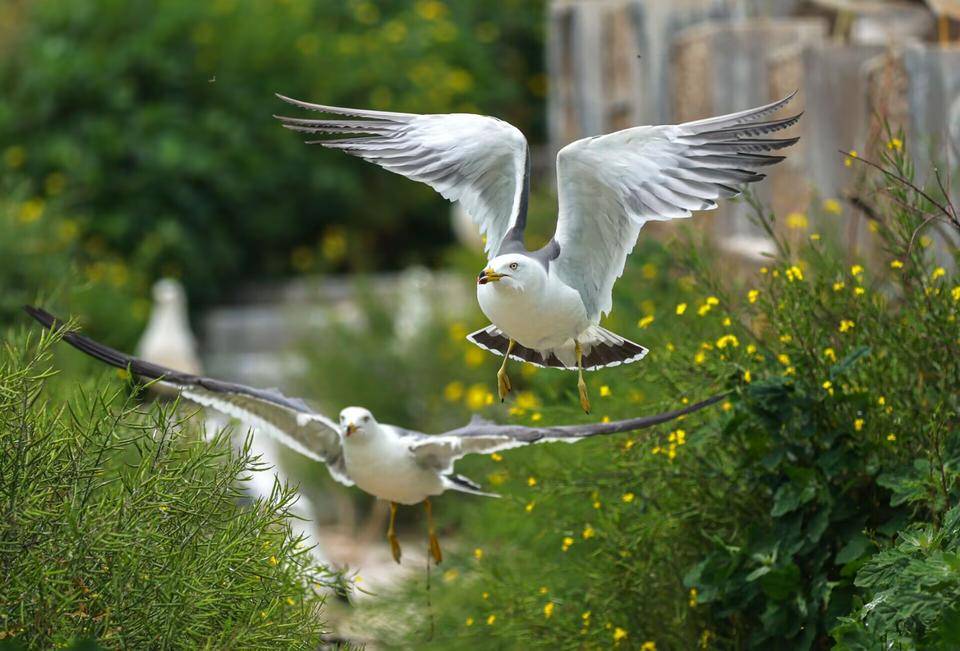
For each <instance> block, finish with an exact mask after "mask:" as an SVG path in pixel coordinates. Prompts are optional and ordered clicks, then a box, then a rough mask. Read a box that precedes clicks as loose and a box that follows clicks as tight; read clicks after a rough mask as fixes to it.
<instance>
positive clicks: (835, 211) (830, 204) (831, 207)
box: [822, 199, 843, 215]
mask: <svg viewBox="0 0 960 651" xmlns="http://www.w3.org/2000/svg"><path fill="white" fill-rule="evenodd" d="M822 205H823V211H824V212H825V213H827V214H830V215H839V214H840V213H842V212H843V206H841V205H840V202H839V201H837V200H836V199H824V200H823V204H822Z"/></svg>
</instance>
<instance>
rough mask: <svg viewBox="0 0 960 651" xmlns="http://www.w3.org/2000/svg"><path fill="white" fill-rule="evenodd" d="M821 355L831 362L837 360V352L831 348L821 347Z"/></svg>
mask: <svg viewBox="0 0 960 651" xmlns="http://www.w3.org/2000/svg"><path fill="white" fill-rule="evenodd" d="M823 356H824V358H825V359H829V360H830V361H831V362H836V361H837V354H836V353H835V352H833V348H824V349H823ZM824 388H826V387H824Z"/></svg>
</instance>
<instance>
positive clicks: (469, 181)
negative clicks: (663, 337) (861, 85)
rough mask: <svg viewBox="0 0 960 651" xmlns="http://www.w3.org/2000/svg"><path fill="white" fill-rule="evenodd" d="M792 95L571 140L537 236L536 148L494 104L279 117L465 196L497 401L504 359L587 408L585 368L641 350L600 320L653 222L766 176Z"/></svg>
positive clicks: (476, 337) (624, 360)
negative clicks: (541, 237)
mask: <svg viewBox="0 0 960 651" xmlns="http://www.w3.org/2000/svg"><path fill="white" fill-rule="evenodd" d="M795 94H796V92H794V93H793V94H791V95H789V96H788V97H785V98H784V99H782V100H780V101H777V102H772V103H770V104H766V105H764V106H758V107H756V108H752V109H747V110H745V111H740V112H738V113H731V114H728V115H721V116H719V117H713V118H707V119H704V120H697V121H695V122H687V123H685V124H677V125H662V126H641V127H633V128H630V129H624V130H622V131H617V132H615V133H610V134H608V135H604V136H596V137H591V138H584V139H582V140H577V141H576V142H573V143H571V144H569V145H567V146H566V147H564V148H563V149H561V150H560V152H559V153H558V154H557V190H558V199H559V215H558V218H557V226H556V232H555V234H554V236H553V237H552V238H551V239H550V241H549V242H548V243H547V244H546V245H545V246H543V247H542V248H540V249H537V250H534V251H531V250H529V249H527V247H526V245H525V243H524V228H525V227H526V224H527V199H528V196H529V194H530V150H529V147H528V146H527V141H526V139H525V138H524V136H523V134H522V133H521V132H520V131H519V130H518V129H517V128H516V127H514V126H512V125H510V124H508V123H506V122H504V121H503V120H499V119H497V118H494V117H488V116H483V115H473V114H466V113H455V114H438V115H418V114H415V113H394V112H388V111H373V110H367V109H355V108H344V107H339V106H324V105H321V104H311V103H308V102H303V101H300V100H296V99H291V98H289V97H285V96H283V95H277V97H279V98H280V99H282V100H283V101H285V102H288V103H290V104H292V105H294V106H296V107H299V108H302V109H307V110H311V111H319V112H322V113H329V114H331V115H336V116H342V117H340V118H337V119H319V120H317V119H305V118H297V117H286V116H279V115H278V116H274V117H276V118H277V119H278V120H280V122H281V123H282V124H283V126H284V127H286V128H288V129H292V130H293V131H299V132H304V133H322V134H334V135H347V136H349V137H346V138H336V139H330V138H325V139H321V140H308V141H307V143H308V144H320V145H322V146H324V147H328V148H331V149H339V150H341V151H344V152H346V153H348V154H351V155H353V156H359V157H360V158H363V159H365V160H368V161H371V162H373V163H376V164H377V165H380V166H381V167H383V168H384V169H387V170H389V171H391V172H395V173H397V174H402V175H403V176H406V177H407V178H410V179H413V180H415V181H421V182H423V183H426V184H427V185H429V186H431V187H432V188H433V189H435V190H436V191H437V192H439V193H440V194H441V195H443V196H444V197H445V198H447V199H449V200H450V201H459V202H460V203H461V205H462V207H463V208H464V209H465V210H466V212H467V213H469V214H470V215H471V216H472V218H473V220H474V221H475V222H476V223H477V225H478V226H479V228H480V232H481V233H482V234H483V235H484V236H485V238H486V242H485V252H486V254H487V257H488V260H489V261H488V263H487V265H486V267H485V268H484V269H483V270H482V271H481V272H480V274H479V276H478V277H477V300H478V302H479V303H480V309H481V310H483V313H484V314H485V315H486V316H487V318H489V319H490V322H491V325H489V326H487V327H486V328H483V329H481V330H477V331H476V332H473V333H471V334H470V335H468V336H467V339H469V340H470V341H471V342H473V343H474V344H476V345H477V346H480V347H481V348H483V349H485V350H487V351H489V352H491V353H494V354H496V355H502V356H503V363H502V364H501V366H500V369H499V371H498V372H497V390H498V393H499V395H500V400H501V401H503V399H504V398H505V397H506V395H507V394H508V393H509V392H510V390H511V388H512V387H511V382H510V378H509V376H508V375H507V361H508V360H509V359H511V358H512V359H514V360H516V361H520V362H527V363H530V364H535V365H537V366H543V367H553V368H560V369H566V370H571V371H572V370H576V371H577V372H578V381H577V387H578V390H579V395H580V405H581V407H582V408H583V410H584V411H585V412H587V413H589V412H590V400H589V397H588V394H587V385H586V382H585V381H584V379H583V371H591V370H595V369H600V368H604V367H608V366H619V365H620V364H629V363H631V362H636V361H638V360H640V359H642V358H643V356H644V355H646V353H647V349H646V348H644V347H643V346H641V345H639V344H636V343H634V342H632V341H630V340H628V339H626V338H624V337H622V336H620V335H618V334H616V333H613V332H610V331H609V330H607V329H605V328H601V327H600V325H599V324H600V319H601V317H602V316H603V315H605V314H609V312H610V310H611V308H612V307H613V302H612V298H611V295H612V290H613V284H614V282H615V281H616V280H617V278H619V277H620V276H621V275H622V274H623V267H624V264H625V263H626V259H627V255H628V254H629V253H630V251H631V250H633V247H634V245H635V244H636V241H637V236H638V235H639V233H640V229H641V227H643V225H644V224H645V223H646V222H648V221H667V220H670V219H676V218H681V217H690V216H691V215H692V214H693V212H694V211H697V210H711V209H713V208H716V207H717V200H718V199H719V198H721V197H733V196H736V195H738V194H739V193H740V190H739V189H738V186H741V185H743V184H746V183H753V182H756V181H759V180H760V179H763V178H764V174H762V173H760V172H758V171H757V170H758V169H760V168H763V167H766V166H768V165H773V164H774V163H777V162H779V161H781V160H783V158H784V157H783V156H774V155H769V154H766V153H763V152H768V151H772V150H778V149H782V148H784V147H788V146H790V145H792V144H794V143H795V142H796V141H797V138H780V139H778V138H769V137H766V136H767V134H770V133H773V132H776V131H780V130H782V129H786V128H788V127H790V126H792V125H794V124H796V122H797V121H798V120H799V119H800V115H799V114H798V115H794V116H792V117H788V118H783V119H773V120H766V119H765V118H767V117H769V116H770V115H772V114H774V113H776V112H777V111H778V110H780V109H781V108H782V107H784V106H785V105H786V104H787V103H788V102H789V101H790V100H791V99H792V98H793V96H794V95H795Z"/></svg>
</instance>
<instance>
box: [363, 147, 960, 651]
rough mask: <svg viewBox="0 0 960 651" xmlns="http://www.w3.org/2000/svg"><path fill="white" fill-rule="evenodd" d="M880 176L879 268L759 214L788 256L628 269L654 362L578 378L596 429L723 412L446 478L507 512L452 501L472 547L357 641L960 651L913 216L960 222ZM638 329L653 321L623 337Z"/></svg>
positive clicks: (906, 171)
mask: <svg viewBox="0 0 960 651" xmlns="http://www.w3.org/2000/svg"><path fill="white" fill-rule="evenodd" d="M882 165H883V167H884V169H885V170H886V172H887V173H886V174H876V175H870V176H869V177H868V182H869V183H876V186H873V185H868V186H867V187H866V188H865V189H864V194H865V196H870V197H872V198H873V203H872V204H871V206H870V207H871V209H872V215H873V218H874V219H875V220H876V221H875V222H874V227H873V228H872V229H871V232H873V233H874V235H873V237H875V238H876V242H877V243H878V244H879V248H880V249H881V250H883V251H884V254H883V256H882V257H880V259H879V260H876V259H874V260H873V261H872V262H868V261H865V260H858V259H856V258H853V259H851V258H850V257H849V254H847V253H846V252H844V251H841V250H840V249H839V248H838V247H837V246H836V245H835V244H834V238H833V237H832V235H831V231H832V230H833V229H832V228H829V229H828V230H827V231H825V232H823V233H817V234H812V233H809V232H803V233H798V232H796V231H794V230H792V229H797V228H802V226H800V224H801V223H802V222H806V220H794V221H793V225H792V226H788V229H791V230H787V229H781V228H780V225H779V224H778V223H777V222H776V219H775V217H774V216H773V215H770V214H767V213H766V212H764V211H763V210H761V209H760V208H759V206H758V207H757V209H758V213H757V220H758V223H759V224H760V225H761V226H763V227H764V228H766V229H768V231H769V233H770V235H771V237H773V238H775V239H776V241H777V244H778V247H779V252H778V255H777V256H776V258H775V259H772V260H771V262H770V263H769V264H768V265H766V266H765V267H763V268H761V269H759V270H758V272H757V273H756V275H755V276H754V275H751V278H749V282H748V284H747V286H745V287H744V286H738V285H734V284H733V283H731V282H730V279H729V275H726V276H725V275H724V274H720V273H718V272H717V269H718V268H720V267H719V265H720V264H721V263H720V262H719V261H717V260H716V259H715V258H713V257H712V256H711V255H710V254H709V253H708V252H704V251H706V249H705V247H704V246H703V245H701V244H699V243H698V244H697V245H695V246H688V247H686V249H687V251H688V253H687V254H686V256H685V257H686V258H687V262H686V264H687V265H688V267H687V268H688V269H689V270H690V272H688V271H685V270H684V269H683V268H680V267H677V266H675V265H674V266H671V263H670V258H669V257H668V256H666V255H664V254H663V253H657V251H656V249H655V247H648V248H647V249H645V250H642V251H638V254H637V255H635V256H634V257H633V259H634V261H633V262H632V263H631V265H630V266H629V267H628V269H627V273H626V275H625V277H624V279H623V281H622V282H621V283H620V284H618V287H617V291H616V297H615V300H616V301H617V308H616V310H615V312H614V319H611V321H612V323H610V324H608V325H610V326H611V327H612V328H613V329H614V330H616V331H617V332H620V333H622V334H623V335H625V336H627V337H630V338H632V339H634V340H637V341H640V342H642V343H644V344H647V345H650V347H651V349H652V352H651V355H650V356H649V357H648V358H647V359H646V360H644V362H643V363H642V364H639V365H634V366H631V367H627V368H618V369H614V370H613V371H609V372H604V373H600V374H591V376H590V377H589V383H590V385H591V388H592V390H593V392H594V405H595V408H596V409H597V415H598V416H610V417H612V418H616V417H620V416H627V415H637V413H640V412H645V413H649V412H653V411H656V410H658V409H659V408H663V407H666V406H667V405H675V404H676V403H677V401H678V400H683V399H690V400H695V399H697V398H700V397H704V396H706V395H709V394H711V393H714V392H716V391H718V390H723V389H727V390H731V391H732V394H731V396H730V398H729V399H728V400H727V401H726V402H725V403H724V404H722V405H721V406H719V407H718V408H715V409H712V410H708V411H706V412H701V413H699V414H696V415H693V416H691V417H689V418H687V419H685V420H684V421H683V422H682V423H673V424H672V425H670V426H668V427H664V428H662V429H659V430H655V431H649V432H644V433H640V434H638V435H635V436H632V437H618V438H610V439H606V440H593V441H589V442H585V443H581V444H577V445H576V446H556V445H555V446H542V447H541V446H537V447H536V448H535V449H527V450H518V451H512V452H511V453H510V454H509V455H506V454H505V455H503V458H502V459H497V458H495V459H486V460H484V459H478V460H472V461H469V462H468V463H465V464H462V465H463V469H464V470H466V471H467V473H468V474H470V473H472V474H474V476H476V477H477V478H478V479H481V478H483V479H485V480H486V482H487V483H488V485H489V484H493V485H494V486H495V487H496V489H497V490H498V492H501V493H503V494H504V495H505V496H506V497H505V498H504V499H502V500H498V501H480V500H475V501H470V502H469V503H467V499H469V498H462V497H461V496H458V497H460V499H458V500H456V503H454V500H452V499H448V500H446V501H444V503H443V505H442V511H441V512H442V513H447V512H448V511H449V510H454V511H455V512H456V515H455V517H456V518H457V519H458V520H459V522H460V523H461V526H462V530H461V534H462V537H463V538H464V540H465V543H466V544H465V545H464V547H463V548H462V549H460V550H458V551H453V552H451V554H450V555H449V558H448V559H447V560H446V564H445V565H444V571H443V573H442V578H441V580H439V581H436V582H435V583H434V584H433V586H432V587H431V594H430V603H432V604H433V605H432V607H427V606H426V605H424V606H423V607H422V608H421V610H419V611H418V613H419V614H420V616H419V617H416V618H410V616H409V615H410V608H409V604H410V602H411V600H412V599H413V600H417V601H418V602H420V603H424V597H423V595H422V590H423V586H422V584H420V585H417V586H415V587H412V588H409V589H407V590H402V591H399V592H398V593H396V594H394V595H392V597H391V596H390V595H382V596H383V597H384V598H383V600H382V601H380V602H379V603H378V604H377V617H372V618H371V625H372V626H375V625H376V624H377V622H380V623H381V624H382V623H383V621H384V620H383V619H382V615H383V612H384V610H385V609H386V610H387V611H389V609H390V608H391V604H392V605H393V606H394V607H395V608H396V610H395V617H394V618H392V619H389V620H388V621H389V622H390V624H389V628H388V627H387V626H382V628H381V636H382V637H383V639H387V640H389V639H395V636H396V634H397V629H396V627H395V625H396V624H397V622H401V626H402V627H405V630H406V635H407V638H406V639H407V640H408V641H409V643H411V644H417V645H418V646H421V647H431V648H448V647H450V646H454V645H456V646H457V647H458V648H478V649H480V648H489V647H490V646H499V647H503V648H544V649H546V648H569V647H573V646H576V647H579V648H610V647H611V646H620V647H623V648H637V649H643V648H646V649H651V648H653V646H654V645H655V646H656V648H658V649H674V648H676V649H690V648H698V647H699V648H736V649H741V648H755V649H766V648H770V647H771V646H773V645H777V646H781V647H783V648H791V649H811V648H818V649H820V648H828V647H829V646H831V644H832V642H833V640H834V639H836V640H839V641H841V642H842V643H843V644H848V645H849V648H864V647H866V648H880V646H883V647H884V648H887V646H886V645H888V644H889V643H891V642H897V643H898V644H901V645H902V646H903V647H904V648H911V645H914V646H917V647H921V646H922V647H924V648H926V647H927V646H930V645H935V644H940V645H941V646H942V647H943V648H951V644H952V645H953V646H955V643H953V642H950V641H947V642H944V641H943V640H951V639H952V638H949V637H948V636H949V635H952V634H953V630H954V626H955V622H956V614H955V613H954V611H953V610H952V608H953V607H954V606H955V604H956V598H955V586H956V581H957V580H958V576H960V575H958V574H957V571H958V566H957V564H956V563H955V557H954V554H955V547H954V544H955V543H953V542H952V540H953V536H954V535H955V534H954V530H955V521H956V516H955V515H952V511H950V509H951V508H954V507H955V505H956V504H957V503H958V498H960V494H958V479H960V478H958V472H960V463H958V462H960V458H958V452H960V430H958V427H957V416H956V414H957V413H958V410H960V402H958V401H960V339H958V325H957V318H958V316H960V280H958V279H957V277H956V276H955V275H952V274H951V272H948V271H947V268H948V267H950V266H951V264H956V262H957V260H956V257H957V252H956V250H951V251H950V255H952V256H953V257H954V259H953V260H952V261H950V264H947V263H946V261H944V260H942V259H941V260H940V261H939V262H938V261H937V260H936V259H935V258H934V256H933V254H932V251H933V249H934V248H935V247H933V246H932V244H931V241H930V240H929V239H928V238H927V237H926V235H927V234H926V233H925V232H924V230H923V227H924V225H923V222H924V220H925V219H926V218H927V217H928V216H929V215H931V214H933V215H935V216H937V219H938V221H940V222H941V224H942V226H943V227H947V228H956V227H958V226H960V223H958V222H956V216H955V213H954V212H952V208H951V207H950V206H948V205H946V204H945V203H943V200H942V199H939V198H937V197H936V196H931V197H929V198H927V197H925V196H924V194H921V192H920V191H919V190H917V189H913V188H912V187H911V184H912V169H911V165H910V163H909V162H908V160H907V159H906V158H905V157H904V155H903V153H902V151H901V149H900V148H899V147H891V148H890V149H889V150H888V154H887V156H886V157H885V159H884V160H883V161H882ZM891 178H892V179H893V181H892V182H891ZM933 202H936V203H939V204H941V205H942V206H943V208H944V210H943V211H938V209H937V206H936V205H935V204H934V203H933ZM831 210H832V211H833V212H836V210H834V209H833V208H831ZM841 218H842V219H851V218H854V217H853V216H849V215H843V216H842V217H841ZM839 229H840V225H838V226H837V230H839ZM784 232H787V233H789V238H787V237H783V236H782V233H784ZM800 239H802V240H803V243H802V244H801V245H800V246H797V245H796V244H795V243H796V242H797V241H798V240H800ZM691 252H692V253H691ZM698 252H702V253H698ZM643 263H648V264H651V265H652V266H651V267H648V268H647V270H646V271H645V269H644V267H645V265H643ZM691 272H692V273H691ZM647 301H652V302H653V305H650V304H649V303H647ZM636 314H645V315H646V316H647V317H651V316H652V317H654V319H653V320H652V321H651V320H650V319H649V318H644V319H642V320H641V321H640V322H639V323H637V325H636V326H634V325H632V324H629V323H624V322H623V321H622V320H619V321H618V319H623V318H624V315H636ZM444 345H446V344H444ZM496 362H497V360H493V359H491V360H488V363H487V364H485V365H484V367H483V369H481V370H483V371H484V372H485V373H486V374H487V375H486V381H487V382H488V386H490V387H491V388H492V386H493V385H492V379H493V370H494V368H495V365H496ZM470 373H472V371H470ZM518 373H519V370H515V372H514V375H515V376H516V375H517V374H518ZM478 377H480V378H481V380H480V381H482V378H483V376H478ZM571 377H572V376H570V375H569V374H564V373H549V372H544V371H541V372H538V373H535V374H533V375H532V376H530V377H526V378H521V381H520V382H519V384H520V386H521V389H522V390H525V391H529V392H530V394H531V397H530V398H529V399H528V400H529V404H530V405H532V408H530V407H528V408H521V406H520V404H519V400H518V401H517V402H514V403H512V407H508V408H507V410H506V413H504V412H503V411H499V414H498V416H499V417H501V418H503V417H513V418H516V419H518V420H521V421H526V422H529V421H530V420H531V419H533V418H534V417H535V416H536V417H538V418H539V420H538V422H541V423H544V424H550V423H557V422H562V421H569V420H571V419H573V418H577V416H576V414H575V408H573V409H572V408H571V407H575V402H574V396H573V392H572V386H571V385H572V384H573V382H572V380H571ZM470 381H473V380H470ZM598 385H599V387H600V391H599V392H598ZM602 387H606V388H605V389H604V388H602ZM598 393H599V394H600V395H599V396H598V395H597V394H598ZM480 409H482V410H489V411H490V412H492V413H497V410H503V409H504V408H503V407H498V406H496V405H493V406H490V407H483V406H481V407H480ZM581 417H582V416H581ZM449 517H450V516H447V518H449ZM898 532H900V533H898ZM475 548H476V549H478V550H479V551H478V552H474V549H475ZM921 596H923V599H922V600H921ZM927 597H929V598H927ZM934 597H936V598H934ZM878 598H879V599H880V601H879V602H878V601H877V599H878ZM886 600H889V601H890V603H891V604H893V605H891V606H890V608H889V610H883V609H882V608H881V606H880V604H882V603H886ZM911 603H912V604H914V605H913V606H910V604H911ZM901 607H903V609H902V612H900V614H893V613H894V611H896V610H898V609H901ZM874 618H877V619H883V620H884V624H883V626H878V625H876V624H874V623H873V622H874ZM430 630H434V631H435V633H434V634H433V636H432V637H431V636H430V634H429V631H430ZM857 644H860V645H861V646H856V645H857ZM645 645H646V646H645ZM877 645H880V646H877Z"/></svg>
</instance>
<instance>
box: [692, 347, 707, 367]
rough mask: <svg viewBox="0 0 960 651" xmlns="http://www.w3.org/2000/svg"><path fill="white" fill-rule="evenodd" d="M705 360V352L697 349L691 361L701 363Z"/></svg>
mask: <svg viewBox="0 0 960 651" xmlns="http://www.w3.org/2000/svg"><path fill="white" fill-rule="evenodd" d="M705 361H707V354H706V353H705V352H703V351H702V350H698V351H697V354H696V355H694V356H693V363H694V364H703V363H704V362H705Z"/></svg>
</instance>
